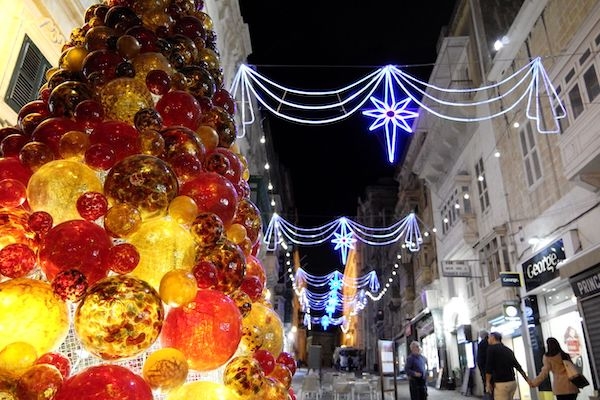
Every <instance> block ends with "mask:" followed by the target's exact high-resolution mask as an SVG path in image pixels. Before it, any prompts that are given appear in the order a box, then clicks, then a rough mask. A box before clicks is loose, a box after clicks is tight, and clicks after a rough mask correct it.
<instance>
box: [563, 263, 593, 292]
mask: <svg viewBox="0 0 600 400" xmlns="http://www.w3.org/2000/svg"><path fill="white" fill-rule="evenodd" d="M569 282H571V287H573V293H574V294H575V296H577V297H578V298H586V297H589V296H593V295H595V294H597V293H600V265H597V266H596V267H595V268H592V269H590V270H588V271H586V272H584V273H582V274H579V275H575V276H574V277H572V278H571V279H569Z"/></svg>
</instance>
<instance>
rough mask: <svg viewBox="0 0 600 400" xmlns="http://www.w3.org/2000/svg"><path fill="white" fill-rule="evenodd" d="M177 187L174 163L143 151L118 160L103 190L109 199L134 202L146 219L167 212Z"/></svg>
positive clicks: (118, 201) (132, 203) (113, 201)
mask: <svg viewBox="0 0 600 400" xmlns="http://www.w3.org/2000/svg"><path fill="white" fill-rule="evenodd" d="M177 189H178V183H177V177H176V176H175V173H174V172H173V170H172V169H171V167H170V166H169V165H168V164H167V163H166V162H164V161H162V160H161V159H160V158H158V157H154V156H150V155H144V154H138V155H134V156H129V157H127V158H125V159H123V160H121V161H120V162H118V163H117V164H115V166H114V167H113V168H112V169H111V170H110V172H109V173H108V175H107V177H106V181H105V182H104V194H105V195H106V197H107V198H108V200H109V202H110V203H112V204H119V203H127V204H129V205H131V206H134V207H136V208H137V209H138V210H139V211H140V212H141V214H142V219H144V220H146V219H149V218H152V217H159V216H163V215H165V214H166V213H167V209H168V207H169V203H170V202H171V200H173V199H174V198H175V197H176V196H177Z"/></svg>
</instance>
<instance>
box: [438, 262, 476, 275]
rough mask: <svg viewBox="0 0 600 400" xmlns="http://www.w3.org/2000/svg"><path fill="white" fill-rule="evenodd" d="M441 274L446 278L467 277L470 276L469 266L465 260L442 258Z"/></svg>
mask: <svg viewBox="0 0 600 400" xmlns="http://www.w3.org/2000/svg"><path fill="white" fill-rule="evenodd" d="M442 276H444V277H447V278H458V277H462V278H469V277H470V276H471V266H470V265H469V262H468V261H466V260H464V261H463V260H461V261H451V260H444V261H442Z"/></svg>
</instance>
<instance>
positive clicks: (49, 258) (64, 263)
mask: <svg viewBox="0 0 600 400" xmlns="http://www.w3.org/2000/svg"><path fill="white" fill-rule="evenodd" d="M111 246H112V243H111V240H110V237H109V236H108V235H107V233H106V231H105V230H104V229H102V228H101V227H99V226H98V225H96V224H94V223H92V222H88V221H83V220H70V221H66V222H63V223H61V224H58V225H56V226H55V227H54V228H52V229H51V230H50V231H49V232H48V233H47V234H46V236H45V237H44V238H43V240H42V244H41V246H40V251H39V259H40V266H41V268H42V270H43V271H44V273H45V274H46V277H47V278H48V279H49V280H51V281H52V280H54V278H55V277H56V275H57V274H58V273H59V272H60V271H65V270H68V269H77V270H79V271H80V272H82V273H83V274H84V275H85V277H86V278H87V280H88V283H89V284H90V285H91V284H93V283H95V282H96V281H97V280H99V279H102V278H104V277H105V276H106V275H107V274H108V265H107V256H108V251H109V249H110V247H111Z"/></svg>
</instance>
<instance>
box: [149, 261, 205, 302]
mask: <svg viewBox="0 0 600 400" xmlns="http://www.w3.org/2000/svg"><path fill="white" fill-rule="evenodd" d="M197 291H198V283H197V282H196V278H194V274H192V273H191V272H190V271H185V270H182V269H174V270H173V271H169V272H167V273H166V274H165V275H164V276H163V277H162V279H161V280H160V286H159V288H158V293H159V294H160V298H161V299H162V301H163V302H164V303H165V304H167V305H169V306H171V307H180V306H183V305H186V304H187V303H189V302H190V301H192V300H194V299H195V298H196V292H197Z"/></svg>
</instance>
